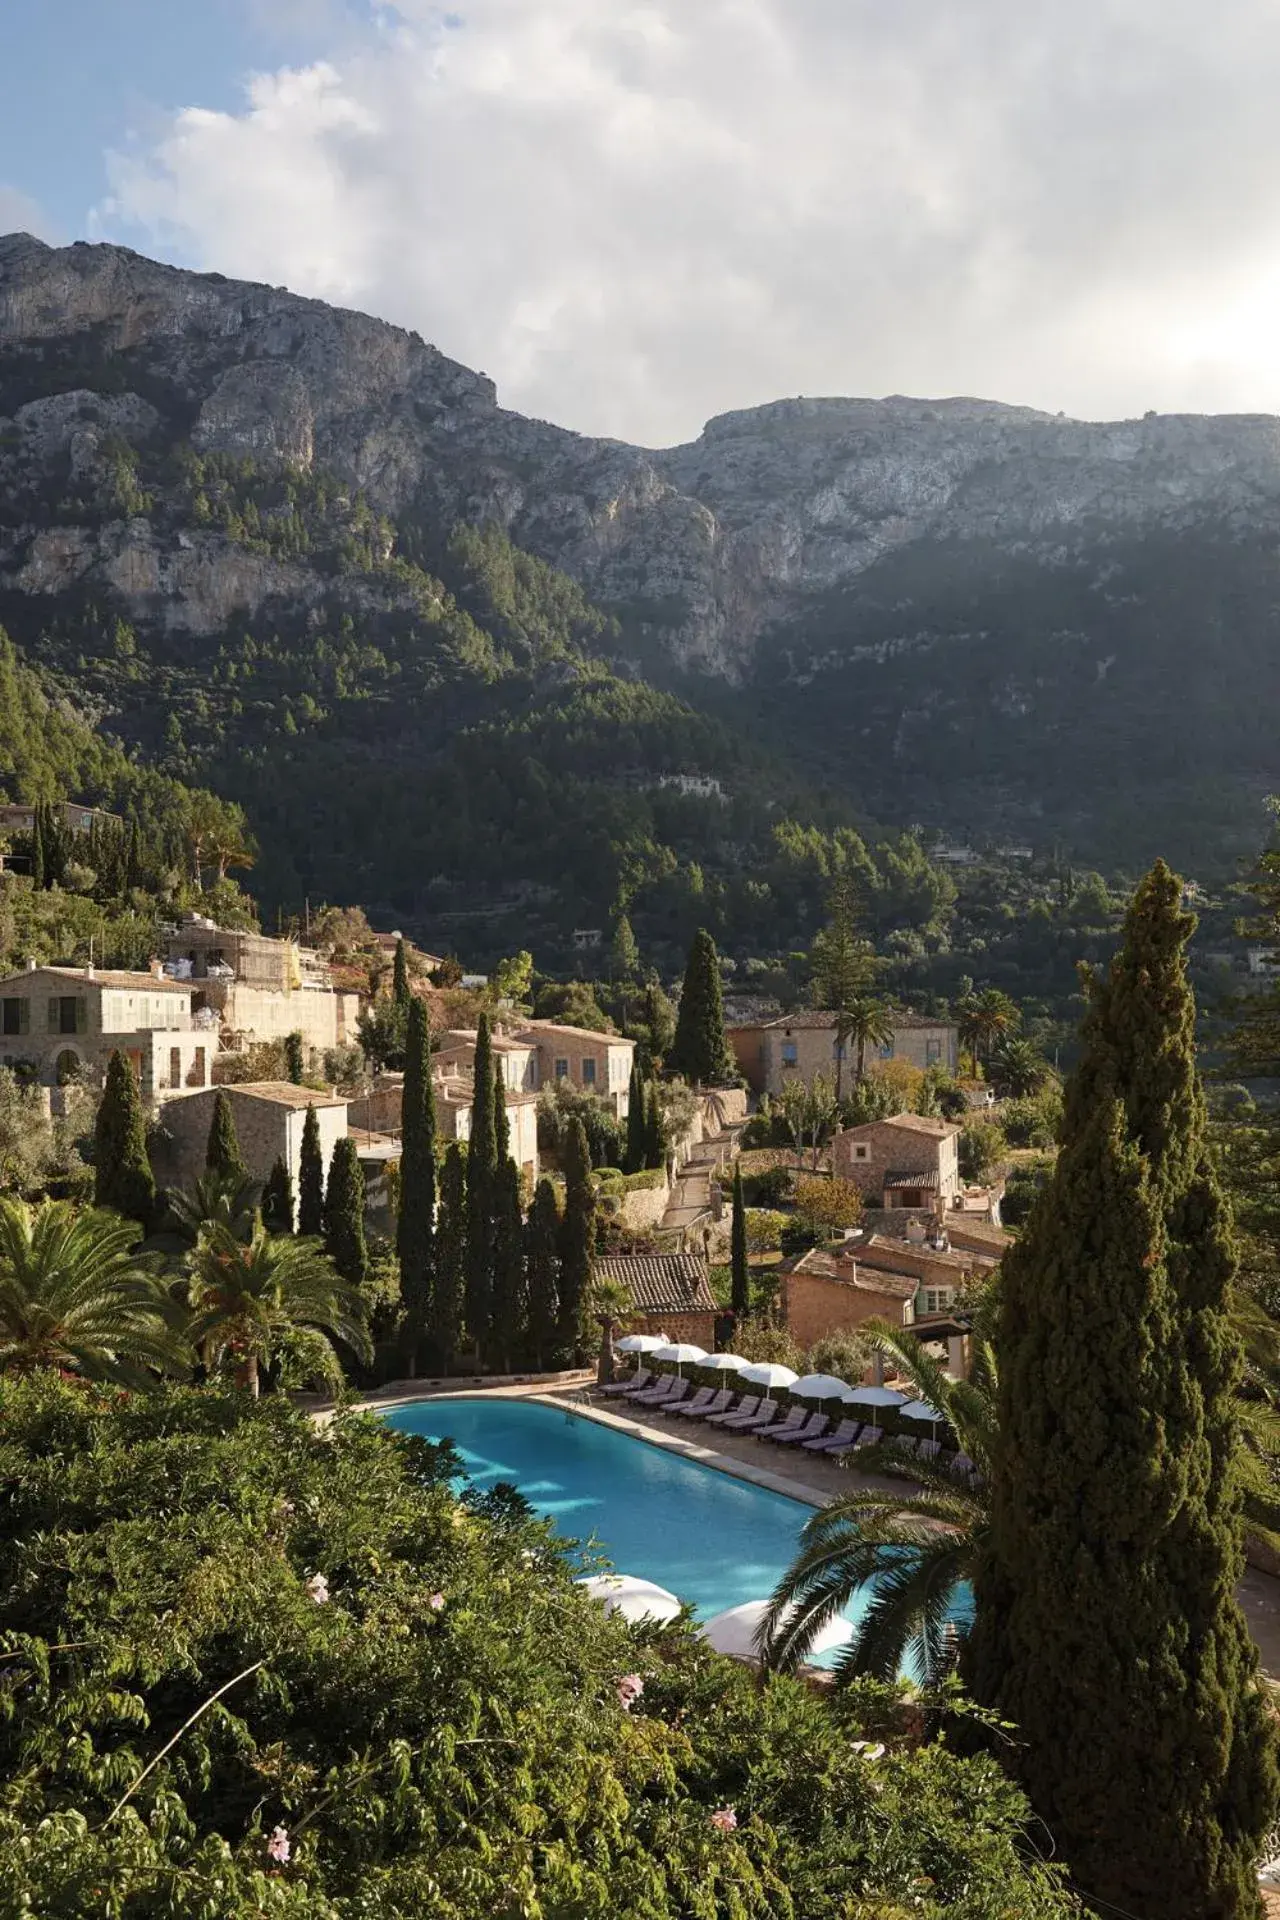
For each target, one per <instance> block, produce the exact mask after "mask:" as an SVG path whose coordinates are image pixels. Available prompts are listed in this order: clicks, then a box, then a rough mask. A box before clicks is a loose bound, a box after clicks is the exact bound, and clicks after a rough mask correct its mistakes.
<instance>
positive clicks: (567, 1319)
mask: <svg viewBox="0 0 1280 1920" xmlns="http://www.w3.org/2000/svg"><path fill="white" fill-rule="evenodd" d="M563 1158H564V1218H563V1220H562V1221H561V1223H560V1271H559V1276H558V1279H559V1285H558V1303H557V1317H556V1338H557V1341H558V1343H559V1351H560V1356H561V1364H562V1365H565V1366H572V1365H573V1361H574V1356H575V1355H576V1353H577V1351H578V1349H579V1347H580V1345H581V1342H582V1338H583V1333H584V1325H583V1319H584V1315H585V1313H586V1303H587V1300H588V1298H589V1296H590V1293H591V1278H592V1252H593V1248H594V1245H595V1218H596V1190H595V1186H594V1183H593V1182H592V1179H591V1156H590V1153H589V1151H588V1148H587V1136H586V1133H585V1131H584V1129H583V1126H582V1122H581V1121H580V1120H571V1121H570V1122H569V1126H568V1129H567V1132H566V1134H565V1142H564V1155H563Z"/></svg>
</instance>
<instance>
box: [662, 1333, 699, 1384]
mask: <svg viewBox="0 0 1280 1920" xmlns="http://www.w3.org/2000/svg"><path fill="white" fill-rule="evenodd" d="M653 1357H654V1359H655V1360H666V1361H674V1362H675V1369H676V1376H677V1378H678V1377H679V1374H680V1369H681V1367H692V1366H694V1365H695V1364H696V1363H697V1362H699V1361H702V1360H705V1359H706V1357H707V1356H706V1353H705V1351H704V1350H703V1348H701V1347H695V1346H693V1345H692V1344H691V1343H690V1342H689V1341H687V1340H677V1341H676V1342H675V1343H674V1344H673V1345H671V1346H667V1347H655V1348H654V1349H653Z"/></svg>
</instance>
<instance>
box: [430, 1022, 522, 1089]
mask: <svg viewBox="0 0 1280 1920" xmlns="http://www.w3.org/2000/svg"><path fill="white" fill-rule="evenodd" d="M476 1038H477V1035H476V1029H475V1028H474V1027H450V1028H448V1029H447V1030H446V1032H444V1033H442V1034H441V1036H440V1045H439V1046H438V1047H437V1048H436V1049H435V1050H434V1051H433V1053H432V1055H431V1064H432V1067H433V1068H434V1069H436V1070H437V1071H438V1072H442V1073H445V1074H448V1073H450V1072H454V1073H468V1074H470V1073H474V1072H475V1064H476ZM490 1045H491V1047H492V1048H493V1057H494V1060H495V1061H496V1062H497V1063H498V1064H499V1065H500V1066H501V1068H502V1079H503V1084H504V1086H506V1087H507V1088H508V1089H509V1090H510V1091H511V1092H512V1093H536V1092H537V1090H538V1049H537V1046H536V1045H535V1043H534V1042H533V1041H532V1040H524V1039H519V1040H516V1039H512V1038H511V1036H510V1035H509V1034H505V1033H495V1034H492V1035H491V1036H490Z"/></svg>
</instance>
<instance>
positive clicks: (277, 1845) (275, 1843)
mask: <svg viewBox="0 0 1280 1920" xmlns="http://www.w3.org/2000/svg"><path fill="white" fill-rule="evenodd" d="M267 1853H268V1855H269V1856H270V1858H271V1859H272V1860H274V1861H275V1862H276V1864H277V1866H281V1867H287V1866H288V1864H289V1834H288V1829H287V1828H285V1827H277V1828H276V1829H275V1831H274V1833H273V1834H272V1836H271V1838H270V1839H269V1840H268V1842H267Z"/></svg>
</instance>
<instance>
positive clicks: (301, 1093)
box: [219, 1080, 350, 1110]
mask: <svg viewBox="0 0 1280 1920" xmlns="http://www.w3.org/2000/svg"><path fill="white" fill-rule="evenodd" d="M219 1091H220V1092H221V1093H226V1094H230V1095H231V1096H232V1097H234V1096H235V1095H236V1094H241V1095H243V1097H244V1098H245V1099H246V1100H266V1101H269V1102H270V1104H271V1105H272V1106H274V1107H299V1108H302V1109H304V1110H305V1109H306V1108H307V1107H345V1106H349V1105H350V1102H349V1101H347V1100H344V1099H343V1098H342V1096H341V1094H332V1093H317V1091H316V1089H315V1088H314V1087H295V1086H294V1084H293V1082H292V1080H240V1081H235V1080H233V1081H230V1082H229V1083H228V1084H227V1085H226V1086H224V1087H221V1088H220V1089H219Z"/></svg>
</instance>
